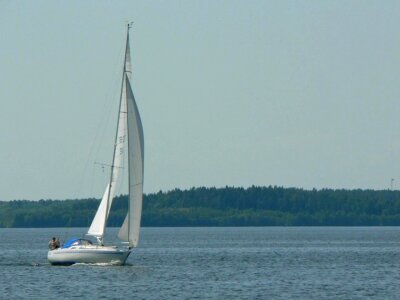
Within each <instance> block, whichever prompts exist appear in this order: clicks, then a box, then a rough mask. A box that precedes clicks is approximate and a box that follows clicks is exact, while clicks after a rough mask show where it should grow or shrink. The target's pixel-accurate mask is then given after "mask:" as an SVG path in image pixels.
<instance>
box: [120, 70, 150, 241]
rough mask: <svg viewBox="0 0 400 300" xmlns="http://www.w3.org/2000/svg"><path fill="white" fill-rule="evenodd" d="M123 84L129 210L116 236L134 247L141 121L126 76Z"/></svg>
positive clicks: (138, 206)
mask: <svg viewBox="0 0 400 300" xmlns="http://www.w3.org/2000/svg"><path fill="white" fill-rule="evenodd" d="M125 84H126V95H127V108H128V144H129V146H128V157H129V159H128V168H129V210H128V213H127V215H126V217H125V220H124V223H123V225H122V227H121V229H120V231H119V234H118V237H119V238H121V239H123V240H125V241H127V242H129V246H130V247H136V246H137V244H138V242H139V232H140V219H141V216H142V201H143V170H144V164H143V162H144V138H143V127H142V121H141V120H140V115H139V110H138V108H137V105H136V102H135V97H134V96H133V92H132V89H131V85H130V82H129V79H128V77H126V78H125Z"/></svg>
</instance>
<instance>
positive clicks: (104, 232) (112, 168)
mask: <svg viewBox="0 0 400 300" xmlns="http://www.w3.org/2000/svg"><path fill="white" fill-rule="evenodd" d="M131 27H132V23H128V24H127V33H126V46H125V55H124V65H123V69H122V80H121V92H120V96H119V98H120V101H119V108H118V118H117V129H116V132H115V143H114V152H113V158H112V163H111V174H110V181H109V182H110V183H109V189H108V195H107V203H106V212H105V213H106V218H105V222H104V226H103V236H102V237H101V243H102V244H103V243H104V236H105V235H106V228H107V219H108V209H109V206H110V194H111V187H112V184H113V175H114V168H115V167H120V166H114V160H115V151H116V148H117V147H116V145H117V143H118V124H119V120H120V116H121V103H122V101H123V99H122V91H123V88H124V79H125V76H127V74H126V73H127V70H126V59H127V55H129V53H128V49H129V29H131ZM129 71H130V70H129ZM125 136H126V135H125ZM128 159H129V158H128Z"/></svg>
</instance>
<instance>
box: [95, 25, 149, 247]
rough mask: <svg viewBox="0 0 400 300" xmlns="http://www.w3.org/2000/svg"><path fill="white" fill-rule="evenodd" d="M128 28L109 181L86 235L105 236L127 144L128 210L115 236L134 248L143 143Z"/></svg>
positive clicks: (138, 223)
mask: <svg viewBox="0 0 400 300" xmlns="http://www.w3.org/2000/svg"><path fill="white" fill-rule="evenodd" d="M129 28H130V27H129V26H128V34H127V40H126V48H125V60H124V70H123V78H122V86H121V98H120V109H119V116H118V126H117V133H116V139H115V147H114V157H113V164H112V167H111V176H110V182H109V183H108V185H107V187H106V190H105V192H104V195H103V198H102V200H101V202H100V205H99V208H98V210H97V212H96V215H95V217H94V219H93V222H92V224H91V226H90V228H89V231H88V235H92V236H95V237H97V238H99V239H101V240H102V239H103V237H104V234H105V228H106V223H107V219H108V215H109V212H110V208H111V204H112V201H113V199H114V197H115V193H116V187H117V180H118V177H119V173H120V170H121V169H122V165H123V159H124V148H125V146H126V145H127V142H128V174H129V210H128V213H127V216H126V218H125V221H124V224H123V226H122V227H121V230H120V233H119V235H118V236H119V237H120V238H121V239H123V240H125V241H128V242H129V245H130V246H132V247H134V246H136V245H137V242H138V239H139V230H140V219H141V214H142V197H143V154H144V152H143V150H144V140H143V129H142V123H141V120H140V116H139V111H138V109H137V106H136V103H135V99H134V96H133V92H132V89H131V85H130V82H129V80H130V79H131V74H132V64H131V58H130V48H129ZM127 140H128V141H127Z"/></svg>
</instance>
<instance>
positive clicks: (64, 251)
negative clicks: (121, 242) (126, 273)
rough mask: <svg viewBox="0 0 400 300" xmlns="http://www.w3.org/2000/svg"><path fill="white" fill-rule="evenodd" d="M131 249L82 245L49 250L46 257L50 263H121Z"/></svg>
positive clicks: (123, 262)
mask: <svg viewBox="0 0 400 300" xmlns="http://www.w3.org/2000/svg"><path fill="white" fill-rule="evenodd" d="M130 253H131V250H129V249H119V248H117V247H109V246H83V247H73V248H60V249H55V250H50V251H49V252H48V254H47V259H48V261H49V262H50V263H51V264H52V265H73V264H76V263H89V264H102V263H104V264H113V265H114V264H115V265H123V264H125V261H126V259H127V258H128V256H129V254H130Z"/></svg>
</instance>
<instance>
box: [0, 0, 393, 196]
mask: <svg viewBox="0 0 400 300" xmlns="http://www.w3.org/2000/svg"><path fill="white" fill-rule="evenodd" d="M399 16H400V2H399V1H384V2H382V1H264V0H262V1H244V0H243V1H231V0H230V1H215V0H212V1H7V0H0V38H1V45H0V101H1V102H0V103H1V109H0V142H1V148H0V200H13V199H33V200H35V199H41V198H42V199H48V198H52V199H65V198H81V197H89V196H90V197H97V198H100V197H101V195H102V193H103V189H104V188H105V186H106V181H107V178H108V176H109V174H108V172H107V171H108V170H107V169H105V170H104V172H103V171H102V168H101V167H100V166H99V165H95V164H94V162H95V161H97V162H105V163H110V161H111V156H112V143H113V138H114V132H115V126H116V110H117V107H118V95H119V87H120V80H121V67H122V56H123V47H124V39H125V22H126V21H127V20H133V21H134V22H135V23H134V28H133V29H132V31H131V38H132V39H131V49H132V60H133V66H134V74H133V88H134V93H135V96H136V100H137V103H138V106H139V110H140V113H141V116H142V121H143V127H144V135H145V182H144V186H145V192H146V193H149V192H156V191H159V190H169V189H173V188H175V187H177V188H190V187H192V186H216V187H221V186H225V185H229V186H232V185H233V186H244V187H247V186H250V185H253V184H254V185H278V186H285V187H301V188H307V189H310V188H314V187H315V188H318V189H319V188H324V187H328V188H363V189H365V188H372V189H386V188H388V187H389V186H390V179H391V178H395V182H394V186H395V188H397V187H400V114H399V113H400V76H399V75H400V34H399V28H400V17H399Z"/></svg>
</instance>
